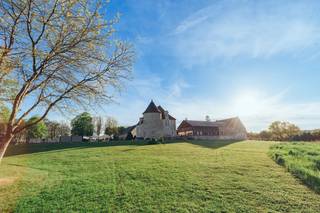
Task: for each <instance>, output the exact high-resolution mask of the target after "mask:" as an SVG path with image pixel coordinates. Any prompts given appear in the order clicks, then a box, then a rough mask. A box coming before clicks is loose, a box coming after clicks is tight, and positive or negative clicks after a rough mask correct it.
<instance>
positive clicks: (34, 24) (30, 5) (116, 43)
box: [0, 0, 134, 160]
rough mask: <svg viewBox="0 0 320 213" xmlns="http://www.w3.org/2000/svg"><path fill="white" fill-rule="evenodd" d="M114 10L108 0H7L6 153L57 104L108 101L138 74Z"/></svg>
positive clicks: (1, 145)
mask: <svg viewBox="0 0 320 213" xmlns="http://www.w3.org/2000/svg"><path fill="white" fill-rule="evenodd" d="M108 11H109V10H108V3H107V1H104V0H96V1H91V0H25V1H21V0H1V3H0V67H1V69H0V104H3V103H4V105H5V106H8V107H9V111H10V116H9V119H8V122H7V128H6V133H5V137H4V138H2V141H0V160H1V158H2V157H3V155H4V152H5V150H6V148H7V147H8V144H9V143H10V141H11V140H12V139H13V137H14V135H15V134H18V133H19V132H21V131H23V130H25V129H28V128H29V127H31V126H32V125H35V124H37V123H38V122H40V121H42V120H43V119H44V118H45V117H46V116H47V115H48V113H49V112H51V111H52V110H55V111H60V112H68V111H73V112H74V111H79V110H80V109H82V108H88V107H90V106H91V107H93V106H94V107H97V106H102V104H105V103H109V102H110V101H112V100H113V97H114V91H118V90H119V89H121V88H122V87H123V85H124V80H127V79H129V78H130V71H131V67H132V63H133V57H134V52H133V50H132V47H131V45H130V44H128V43H127V42H124V41H121V40H120V39H117V37H116V35H115V34H114V32H115V28H114V25H115V24H117V23H118V22H119V17H118V16H115V17H113V18H111V19H107V18H106V17H110V16H107V15H106V12H108ZM26 103H27V104H26ZM70 106H72V107H70ZM35 112H36V113H37V114H39V116H38V117H37V119H33V120H32V122H28V123H26V124H23V120H24V119H25V118H27V117H28V116H30V114H34V113H35Z"/></svg>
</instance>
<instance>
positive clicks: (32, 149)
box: [5, 141, 146, 157]
mask: <svg viewBox="0 0 320 213" xmlns="http://www.w3.org/2000/svg"><path fill="white" fill-rule="evenodd" d="M130 145H134V146H139V145H146V143H142V142H139V143H136V142H132V141H109V142H69V143H40V144H18V145H14V144H11V145H10V146H9V147H8V150H7V151H6V154H5V157H9V156H15V155H23V154H31V153H38V152H48V151H56V152H59V151H63V150H65V149H85V148H96V147H109V146H110V147H111V146H130Z"/></svg>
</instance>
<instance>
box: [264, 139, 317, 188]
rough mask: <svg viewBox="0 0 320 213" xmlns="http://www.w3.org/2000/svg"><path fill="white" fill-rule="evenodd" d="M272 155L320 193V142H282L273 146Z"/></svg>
mask: <svg viewBox="0 0 320 213" xmlns="http://www.w3.org/2000/svg"><path fill="white" fill-rule="evenodd" d="M270 155H271V156H272V158H273V159H274V160H275V161H276V162H277V163H278V164H280V165H283V166H285V167H286V168H287V169H288V170H289V171H290V172H291V173H292V174H293V175H294V176H296V177H298V178H299V179H301V180H302V181H303V182H304V183H305V184H307V185H308V186H309V187H310V188H312V189H314V190H315V191H317V192H318V193H320V143H310V142H309V143H281V144H277V145H274V146H272V147H271V150H270Z"/></svg>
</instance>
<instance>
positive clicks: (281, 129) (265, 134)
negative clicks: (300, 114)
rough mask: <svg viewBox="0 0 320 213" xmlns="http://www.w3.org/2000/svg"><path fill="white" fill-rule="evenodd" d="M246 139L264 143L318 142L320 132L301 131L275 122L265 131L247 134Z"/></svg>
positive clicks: (290, 125)
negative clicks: (263, 141)
mask: <svg viewBox="0 0 320 213" xmlns="http://www.w3.org/2000/svg"><path fill="white" fill-rule="evenodd" d="M248 139H251V140H265V141H320V130H312V131H303V130H300V128H299V127H298V126H296V125H295V124H292V123H289V122H281V121H275V122H273V123H272V124H271V125H270V126H269V128H268V129H267V130H263V131H261V132H259V133H252V132H251V133H248Z"/></svg>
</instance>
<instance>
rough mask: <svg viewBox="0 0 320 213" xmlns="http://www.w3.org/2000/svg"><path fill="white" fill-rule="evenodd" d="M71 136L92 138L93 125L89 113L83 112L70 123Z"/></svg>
mask: <svg viewBox="0 0 320 213" xmlns="http://www.w3.org/2000/svg"><path fill="white" fill-rule="evenodd" d="M71 127H72V129H71V134H72V135H79V136H92V134H93V129H94V125H93V123H92V117H91V115H90V114H89V113H87V112H84V113H82V114H80V115H78V116H76V117H75V118H74V119H72V121H71Z"/></svg>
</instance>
